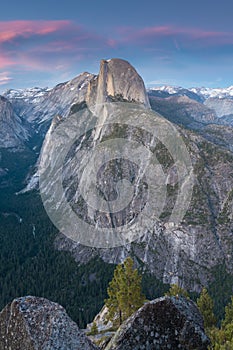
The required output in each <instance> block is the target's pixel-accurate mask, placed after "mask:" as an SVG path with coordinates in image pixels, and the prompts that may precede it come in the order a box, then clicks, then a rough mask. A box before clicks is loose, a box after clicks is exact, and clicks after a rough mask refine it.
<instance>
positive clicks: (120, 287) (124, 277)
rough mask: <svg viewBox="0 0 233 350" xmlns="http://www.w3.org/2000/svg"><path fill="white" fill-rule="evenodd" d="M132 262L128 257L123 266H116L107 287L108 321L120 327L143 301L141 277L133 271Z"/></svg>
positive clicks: (136, 271)
mask: <svg viewBox="0 0 233 350" xmlns="http://www.w3.org/2000/svg"><path fill="white" fill-rule="evenodd" d="M133 264H134V262H133V260H132V259H131V258H130V257H128V258H127V259H126V260H125V261H124V263H123V264H119V265H117V267H116V269H115V270H114V276H113V279H112V281H111V282H110V283H109V287H108V299H106V300H105V304H106V306H107V307H108V319H109V320H111V321H112V322H114V323H116V322H117V323H119V324H120V325H121V324H122V322H123V321H124V320H126V319H127V318H128V317H129V316H131V315H132V314H133V313H134V312H135V311H136V310H138V309H139V308H140V307H141V306H142V305H143V303H144V301H145V296H144V295H143V294H142V290H141V280H142V277H141V276H140V275H139V274H138V270H137V269H133Z"/></svg>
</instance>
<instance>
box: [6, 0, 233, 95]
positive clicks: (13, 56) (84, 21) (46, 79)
mask: <svg viewBox="0 0 233 350" xmlns="http://www.w3.org/2000/svg"><path fill="white" fill-rule="evenodd" d="M232 14H233V1H232V0H221V2H220V1H214V0H211V1H210V0H195V1H188V0H166V1H162V0H160V1H157V0H153V1H152V0H144V1H137V0H134V1H128V0H113V1H110V0H108V1H107V0H99V1H97V0H92V1H91V0H89V1H86V0H82V1H80V0H65V1H64V0H37V1H32V0H30V1H29V0H21V1H16V0H11V1H7V0H4V2H2V3H1V12H0V93H1V92H3V91H4V90H6V89H9V88H27V87H34V86H39V87H47V86H48V87H53V86H54V85H56V84H58V83H60V82H63V81H67V80H70V79H72V78H74V77H75V76H77V75H79V74H80V73H82V72H84V71H88V72H90V73H98V70H99V61H100V60H101V59H109V58H113V57H118V58H122V59H125V60H127V61H129V62H130V63H131V64H132V65H133V66H134V67H135V68H136V69H137V71H138V72H139V74H140V75H141V76H142V78H143V79H144V81H145V84H146V86H154V85H164V84H168V85H177V86H184V87H193V86H206V87H227V86H231V85H233V20H232Z"/></svg>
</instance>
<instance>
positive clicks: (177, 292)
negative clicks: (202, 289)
mask: <svg viewBox="0 0 233 350" xmlns="http://www.w3.org/2000/svg"><path fill="white" fill-rule="evenodd" d="M165 295H166V296H168V297H178V296H183V297H185V298H187V299H189V294H188V292H187V291H186V290H185V289H183V288H181V287H179V286H178V285H177V284H171V287H170V289H169V291H168V292H167V293H166V294H165Z"/></svg>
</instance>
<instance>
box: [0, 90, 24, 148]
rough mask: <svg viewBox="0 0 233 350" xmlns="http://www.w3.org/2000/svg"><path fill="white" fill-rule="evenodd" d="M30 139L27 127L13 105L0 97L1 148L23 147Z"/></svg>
mask: <svg viewBox="0 0 233 350" xmlns="http://www.w3.org/2000/svg"><path fill="white" fill-rule="evenodd" d="M27 139H28V131H27V127H26V126H25V125H23V121H22V119H21V118H19V116H18V115H17V114H16V113H15V111H14V109H13V106H12V104H11V103H10V102H9V101H8V100H7V99H6V98H5V97H3V96H0V148H1V147H3V148H18V147H21V148H22V147H23V144H24V142H25V141H26V140H27Z"/></svg>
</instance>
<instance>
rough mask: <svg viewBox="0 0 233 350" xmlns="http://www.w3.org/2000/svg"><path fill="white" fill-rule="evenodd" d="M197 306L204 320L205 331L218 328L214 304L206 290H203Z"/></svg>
mask: <svg viewBox="0 0 233 350" xmlns="http://www.w3.org/2000/svg"><path fill="white" fill-rule="evenodd" d="M197 306H198V308H199V310H200V312H201V314H202V316H203V319H204V327H205V329H209V328H212V327H214V326H216V317H215V316H214V302H213V300H212V299H211V297H210V296H209V294H208V291H207V289H206V288H203V289H202V291H201V294H200V298H198V299H197Z"/></svg>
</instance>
